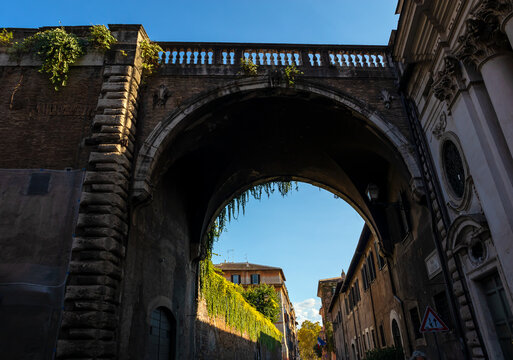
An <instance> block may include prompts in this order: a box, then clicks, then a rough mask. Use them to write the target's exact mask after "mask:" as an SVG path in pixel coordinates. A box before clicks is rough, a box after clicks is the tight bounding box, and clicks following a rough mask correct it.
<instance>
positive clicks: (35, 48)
mask: <svg viewBox="0 0 513 360" xmlns="http://www.w3.org/2000/svg"><path fill="white" fill-rule="evenodd" d="M11 54H12V55H14V56H15V57H17V58H18V59H19V58H20V57H21V56H23V55H25V54H35V55H36V56H37V58H39V60H41V61H42V65H41V68H40V69H39V72H41V73H46V74H47V75H49V77H50V81H51V82H52V84H53V85H54V88H55V90H58V89H59V87H60V86H66V82H67V80H68V72H69V67H70V65H72V64H73V63H75V62H76V61H77V60H78V59H79V58H80V57H81V56H82V55H83V54H84V46H83V44H82V43H81V42H80V41H79V39H78V38H77V37H76V36H75V35H73V34H69V33H67V32H66V31H65V30H64V29H63V28H55V29H51V30H45V31H40V32H37V33H35V34H34V35H32V36H29V37H27V38H25V39H23V41H21V42H16V43H14V45H13V46H12V48H11Z"/></svg>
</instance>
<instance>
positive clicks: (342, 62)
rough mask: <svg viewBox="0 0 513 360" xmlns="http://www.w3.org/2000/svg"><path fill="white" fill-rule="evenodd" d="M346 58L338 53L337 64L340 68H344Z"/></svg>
mask: <svg viewBox="0 0 513 360" xmlns="http://www.w3.org/2000/svg"><path fill="white" fill-rule="evenodd" d="M344 61H345V59H344V56H343V55H342V54H341V53H340V52H337V64H338V66H340V67H343V66H344Z"/></svg>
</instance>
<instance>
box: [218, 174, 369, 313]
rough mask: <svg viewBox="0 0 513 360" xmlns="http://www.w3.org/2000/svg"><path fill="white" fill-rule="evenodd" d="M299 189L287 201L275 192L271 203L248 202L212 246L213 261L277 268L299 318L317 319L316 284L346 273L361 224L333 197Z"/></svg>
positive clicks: (312, 189) (309, 188)
mask: <svg viewBox="0 0 513 360" xmlns="http://www.w3.org/2000/svg"><path fill="white" fill-rule="evenodd" d="M298 185H299V186H298V187H299V190H298V191H292V192H290V193H289V194H287V196H285V197H282V196H281V195H280V194H279V193H278V192H275V193H274V194H272V195H271V197H270V198H269V199H268V198H267V197H265V196H263V197H262V200H260V201H258V200H254V199H251V200H250V202H249V203H248V204H247V206H246V212H245V215H244V216H239V218H238V219H237V220H232V222H231V223H230V224H229V225H228V228H227V229H228V231H226V232H224V233H223V234H222V235H221V238H220V240H219V241H218V242H217V243H216V244H214V253H216V254H219V255H220V256H214V257H213V261H214V262H223V261H232V262H244V261H246V260H247V261H248V262H250V263H255V264H263V265H270V266H277V267H281V268H282V269H283V272H284V274H285V277H286V278H287V282H286V285H287V288H288V290H289V296H290V298H291V301H292V302H293V303H294V305H295V306H294V307H295V308H296V313H298V315H301V316H302V317H301V318H300V319H299V320H302V319H304V318H309V319H311V320H320V318H319V316H318V310H319V306H320V303H319V301H318V300H317V297H316V296H317V281H318V280H319V279H323V278H330V277H335V276H339V275H340V273H341V271H342V268H343V269H344V270H347V268H348V266H349V263H350V262H351V258H352V257H353V253H354V250H355V248H356V242H357V241H358V238H359V236H360V232H361V230H362V227H363V220H362V218H361V217H360V215H358V213H357V212H356V211H354V210H353V208H352V207H350V206H349V205H348V204H347V203H346V202H345V201H344V200H342V199H339V198H335V197H334V196H333V194H332V193H330V192H328V191H325V190H321V189H320V188H317V187H315V186H312V185H309V184H305V183H299V184H298ZM312 299H313V300H312ZM299 322H300V323H301V321H299Z"/></svg>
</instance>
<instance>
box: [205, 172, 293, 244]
mask: <svg viewBox="0 0 513 360" xmlns="http://www.w3.org/2000/svg"><path fill="white" fill-rule="evenodd" d="M295 185H296V186H295V190H297V189H298V187H297V183H295ZM276 190H278V192H279V193H280V194H281V196H285V195H287V194H288V193H289V192H290V191H292V190H293V186H292V183H291V182H289V181H271V182H268V183H265V184H261V185H255V186H254V187H252V188H251V189H249V190H247V191H244V192H243V193H241V194H239V195H238V196H236V197H234V198H233V199H232V200H231V201H230V202H229V203H228V204H227V205H226V206H225V207H224V208H223V210H221V212H220V213H219V215H218V216H217V218H216V220H215V221H214V224H213V225H212V226H211V228H210V230H209V231H208V233H207V239H206V242H207V243H206V248H207V253H208V254H210V253H211V252H212V248H213V246H214V242H215V241H217V240H218V239H219V236H221V234H222V232H223V231H224V230H225V229H226V225H227V224H228V223H229V222H230V221H231V220H232V219H237V217H238V216H239V214H240V210H241V209H242V214H244V212H245V208H246V203H247V202H248V201H249V199H250V198H254V199H256V200H260V199H261V198H262V194H264V193H265V194H266V195H267V197H269V196H271V194H273V193H274V191H276Z"/></svg>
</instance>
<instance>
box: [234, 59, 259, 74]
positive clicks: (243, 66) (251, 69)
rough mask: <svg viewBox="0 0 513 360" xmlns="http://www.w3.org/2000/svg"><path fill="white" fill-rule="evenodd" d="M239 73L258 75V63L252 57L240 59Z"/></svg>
mask: <svg viewBox="0 0 513 360" xmlns="http://www.w3.org/2000/svg"><path fill="white" fill-rule="evenodd" d="M239 75H245V76H256V75H258V65H257V64H255V63H254V62H253V60H252V59H251V58H247V59H246V58H242V59H240V71H239Z"/></svg>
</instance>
